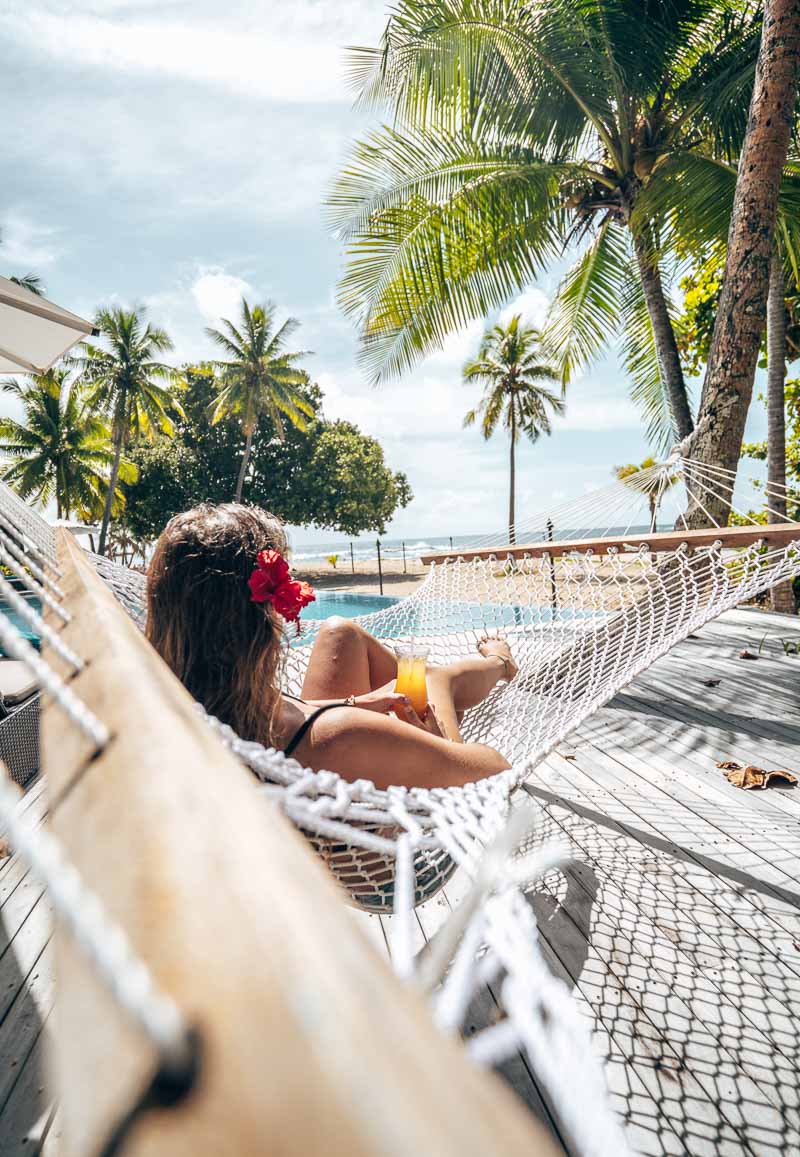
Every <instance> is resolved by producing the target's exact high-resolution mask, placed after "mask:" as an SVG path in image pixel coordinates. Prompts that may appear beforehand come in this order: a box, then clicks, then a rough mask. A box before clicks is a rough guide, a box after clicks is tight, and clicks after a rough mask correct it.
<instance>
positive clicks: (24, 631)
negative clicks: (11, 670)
mask: <svg viewBox="0 0 800 1157" xmlns="http://www.w3.org/2000/svg"><path fill="white" fill-rule="evenodd" d="M24 598H25V599H26V601H27V602H28V603H30V605H31V607H32V608H33V609H34V610H35V611H39V610H41V608H42V604H41V603H40V602H39V600H38V599H36V598H33V596H32V595H25V596H24ZM0 615H4V616H5V618H7V619H8V621H9V622H10V623H11V624H12V625H13V626H15V627H16V628H17V630H18V631H19V632H20V634H21V635H23V636H24V638H26V639H27V640H28V642H29V643H32V644H33V646H34V647H36V648H37V649H38V647H39V636H38V635H37V634H36V633H35V632H34V631H32V630H31V629H30V627H29V626H28V624H27V623H26V622H25V620H24V619H23V618H22V617H21V616H20V615H18V614H17V612H16V611H15V610H14V609H13V608H12V607H10V606H9V605H8V603H6V602H3V600H2V599H0ZM0 658H3V659H5V658H8V656H7V655H6V653H5V651H4V650H3V649H2V647H0Z"/></svg>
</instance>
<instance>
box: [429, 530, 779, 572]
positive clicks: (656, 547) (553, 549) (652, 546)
mask: <svg viewBox="0 0 800 1157" xmlns="http://www.w3.org/2000/svg"><path fill="white" fill-rule="evenodd" d="M762 539H763V541H764V542H767V543H769V545H770V546H773V547H779V546H786V545H787V544H788V543H790V542H800V524H798V523H796V522H779V523H775V524H773V525H771V526H726V527H713V526H712V527H710V528H709V529H707V530H668V531H661V532H659V533H658V534H625V535H619V536H616V535H611V536H610V537H609V538H573V539H564V540H562V541H561V542H559V541H557V540H556V541H539V542H529V543H525V544H524V545H523V546H519V545H517V544H509V545H507V546H491V547H483V548H482V549H480V550H468V549H467V550H459V551H438V552H437V553H435V554H423V555H421V561H422V562H423V563H424V564H425V565H426V566H427V565H428V563H431V562H455V560H456V559H459V558H463V559H464V560H465V561H466V562H469V561H470V560H471V559H473V558H492V557H495V558H500V559H503V558H525V557H528V558H541V557H542V556H543V555H547V554H549V555H553V556H555V555H560V554H567V553H568V552H569V551H572V550H577V551H588V550H591V551H592V552H593V553H594V554H608V552H609V550H611V548H612V547H613V548H616V549H617V550H625V549H627V548H629V547H633V548H634V549H636V548H638V547H640V546H646V547H647V548H648V549H649V550H650V551H652V552H653V553H658V552H660V551H673V550H677V549H678V547H679V546H680V545H681V543H686V545H687V546H690V547H698V546H711V544H712V543H714V542H721V543H722V545H723V546H726V547H737V546H750V545H751V544H752V543H754V542H760V541H761V540H762Z"/></svg>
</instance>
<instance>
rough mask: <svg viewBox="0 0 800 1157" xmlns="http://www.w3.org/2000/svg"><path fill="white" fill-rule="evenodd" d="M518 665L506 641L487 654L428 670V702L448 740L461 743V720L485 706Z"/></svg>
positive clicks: (490, 647)
mask: <svg viewBox="0 0 800 1157" xmlns="http://www.w3.org/2000/svg"><path fill="white" fill-rule="evenodd" d="M516 671H517V668H516V664H515V663H514V660H513V658H512V655H511V649H510V647H509V646H508V644H507V643H506V642H505V641H504V640H500V639H492V640H489V641H488V645H487V647H486V653H485V654H481V655H480V656H476V657H475V658H474V659H473V658H470V659H460V660H459V661H458V662H457V663H449V664H448V665H447V666H446V667H429V668H428V676H427V678H428V699H429V700H430V704H431V707H432V708H433V713H434V715H435V716H436V720H437V722H438V724H439V727H440V729H441V731H442V734H443V735H444V737H445V739H451V740H453V741H454V742H455V743H461V742H462V739H461V731H460V723H461V717H462V715H463V713H464V712H465V711H468V710H469V708H470V707H475V706H476V705H477V704H478V703H482V702H483V700H484V699H485V698H486V697H487V695H488V694H489V693H490V692H491V691H493V690H494V688H495V687H496V686H497V684H498V683H499V682H500V680H501V679H508V678H513V677H514V675H515V674H516Z"/></svg>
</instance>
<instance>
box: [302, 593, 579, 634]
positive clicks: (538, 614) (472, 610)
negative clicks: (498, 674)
mask: <svg viewBox="0 0 800 1157" xmlns="http://www.w3.org/2000/svg"><path fill="white" fill-rule="evenodd" d="M402 601H403V600H402V599H399V598H391V597H390V596H388V595H361V594H354V593H353V592H352V591H317V597H316V601H315V602H313V603H310V604H309V605H308V606H307V607H304V608H303V610H302V611H301V612H300V618H301V619H302V620H303V621H304V622H309V623H311V622H313V621H315V620H316V621H317V622H319V621H320V620H322V619H329V618H330V617H331V616H332V615H342V616H343V617H344V618H346V619H354V618H358V617H359V616H361V615H371V614H374V613H375V612H376V611H383V610H386V609H387V608H388V607H393V606H395V605H396V604H397V603H400V602H402ZM598 617H602V613H600V612H596V611H593V610H589V609H586V608H575V607H558V608H553V607H549V606H536V605H534V604H527V605H523V604H519V603H472V602H460V601H456V602H449V601H448V602H446V601H444V600H426V602H425V603H413V604H411V605H410V606H408V607H406V608H405V609H404V612H398V614H397V615H396V616H395V615H391V616H389V617H388V620H385V621H384V622H382V623H381V626H380V630H379V633H380V636H381V638H384V639H395V638H404V637H406V636H409V635H413V636H416V637H418V638H424V637H425V636H426V635H431V636H433V635H449V634H455V633H459V632H462V631H476V632H483V631H484V630H498V629H499V630H503V629H510V628H514V627H516V628H523V629H524V628H526V627H541V626H543V625H544V624H546V623H552V622H567V621H569V620H575V619H583V620H585V619H587V618H598ZM298 642H299V641H298Z"/></svg>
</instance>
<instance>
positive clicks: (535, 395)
mask: <svg viewBox="0 0 800 1157" xmlns="http://www.w3.org/2000/svg"><path fill="white" fill-rule="evenodd" d="M540 341H541V335H540V333H539V331H538V330H536V329H534V328H533V327H532V326H526V325H523V324H522V319H521V317H520V315H519V314H516V315H515V316H514V317H512V318H511V320H510V322H509V323H508V325H506V326H504V325H499V324H498V325H496V326H494V327H493V328H492V329H490V330H488V331H487V332H486V333H485V334H484V337H483V341H482V342H481V348H480V351H479V353H478V357H477V359H476V360H475V361H472V362H467V364H466V365H465V366H464V370H463V375H464V382H465V383H470V382H475V381H477V382H482V383H483V385H484V386H485V390H484V393H483V397H482V398H481V400H480V402H479V403H478V405H477V406H476V407H475V409H474V410H470V411H469V413H468V414H467V415H466V416H465V418H464V425H465V426H472V425H474V424H475V422H477V421H478V419H479V418H480V422H481V431H482V433H483V436H484V438H486V439H489V438H491V436H492V434H494V432H495V430H496V429H497V424H498V422H500V421H502V423H503V425H504V426H505V428H506V429H507V430H508V433H509V488H508V536H509V541H510V542H515V541H516V513H515V502H516V449H517V442H518V440H519V436H520V434H524V435H525V436H526V438H529V439H530V441H531V442H535V441H536V440H537V439H538V437H539V435H540V434H550V433H551V426H550V414H549V413H548V410H550V411H551V412H552V413H553V414H563V412H564V403H563V401H562V399H561V398H559V397H557V395H556V394H554V393H553V392H552V391H551V390H548V389H547V387H546V386H544V385H542V383H543V382H557V381H558V374H557V372H556V370H555V368H554V367H553V366H550V365H547V364H546V363H545V362H543V361H542V359H541V353H540Z"/></svg>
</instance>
